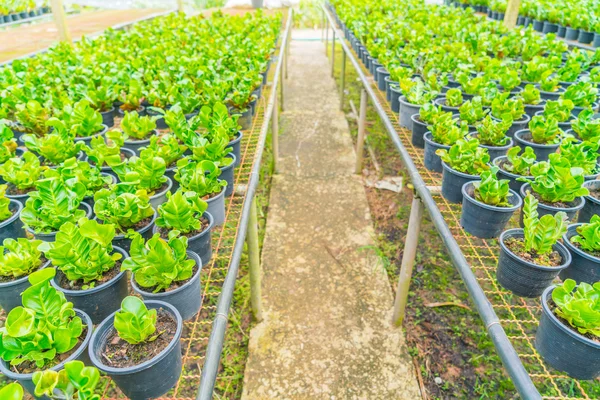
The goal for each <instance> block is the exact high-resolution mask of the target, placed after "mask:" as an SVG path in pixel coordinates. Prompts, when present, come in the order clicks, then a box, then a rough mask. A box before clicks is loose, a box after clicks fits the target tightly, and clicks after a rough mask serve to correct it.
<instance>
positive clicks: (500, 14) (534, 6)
mask: <svg viewBox="0 0 600 400" xmlns="http://www.w3.org/2000/svg"><path fill="white" fill-rule="evenodd" d="M446 3H448V4H450V3H451V4H454V5H455V6H460V7H463V8H466V7H472V8H473V9H474V10H475V11H478V12H482V13H486V14H487V16H488V17H489V18H492V19H496V20H500V21H501V20H503V19H504V14H505V13H506V6H507V3H508V2H507V0H459V1H446ZM517 25H520V26H524V27H531V28H533V30H535V31H536V32H540V33H552V34H555V35H556V36H558V37H560V38H564V39H567V40H574V41H577V42H579V43H581V44H585V45H592V46H593V47H600V9H599V8H598V5H597V2H595V1H579V0H578V1H556V0H543V1H540V0H523V1H522V2H521V6H520V7H519V14H518V18H517Z"/></svg>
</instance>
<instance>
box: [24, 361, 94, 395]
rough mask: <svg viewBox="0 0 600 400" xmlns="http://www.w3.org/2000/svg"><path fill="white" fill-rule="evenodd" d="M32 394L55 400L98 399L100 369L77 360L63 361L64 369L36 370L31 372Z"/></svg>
mask: <svg viewBox="0 0 600 400" xmlns="http://www.w3.org/2000/svg"><path fill="white" fill-rule="evenodd" d="M32 379H33V383H34V384H35V390H34V394H35V395H36V396H38V397H41V396H47V397H49V398H51V399H55V400H59V399H60V400H64V399H77V400H100V394H98V393H96V391H97V389H96V388H97V387H98V384H99V383H100V371H98V369H97V368H96V367H86V366H85V364H84V363H83V362H81V361H79V360H73V361H69V362H67V363H65V367H64V369H62V370H60V371H58V372H57V371H53V370H50V369H47V370H45V371H36V372H34V373H33V377H32Z"/></svg>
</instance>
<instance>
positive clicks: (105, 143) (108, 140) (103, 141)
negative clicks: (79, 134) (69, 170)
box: [83, 130, 135, 178]
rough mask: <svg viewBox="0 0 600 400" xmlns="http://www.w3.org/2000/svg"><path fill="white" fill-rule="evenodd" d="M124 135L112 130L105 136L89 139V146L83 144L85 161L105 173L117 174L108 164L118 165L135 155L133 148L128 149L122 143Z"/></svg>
mask: <svg viewBox="0 0 600 400" xmlns="http://www.w3.org/2000/svg"><path fill="white" fill-rule="evenodd" d="M124 144H125V136H124V135H123V133H122V132H120V131H117V130H112V131H109V132H107V133H106V137H103V136H97V137H93V138H92V139H91V140H90V144H89V146H85V147H84V148H83V151H84V152H85V153H86V154H87V162H88V163H90V164H91V165H92V166H96V167H99V168H100V171H102V172H103V173H106V174H110V175H113V176H114V177H115V178H116V177H117V174H116V173H115V172H113V170H112V168H111V167H110V165H111V164H112V165H118V164H119V163H120V162H122V161H124V160H126V159H128V158H131V157H133V156H135V152H134V151H133V150H129V149H127V148H125V147H123V145H124Z"/></svg>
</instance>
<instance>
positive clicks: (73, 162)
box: [44, 157, 112, 197]
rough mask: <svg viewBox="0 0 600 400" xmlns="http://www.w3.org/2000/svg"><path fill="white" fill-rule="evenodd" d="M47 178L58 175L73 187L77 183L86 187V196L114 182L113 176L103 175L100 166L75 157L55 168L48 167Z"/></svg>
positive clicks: (45, 174) (45, 173)
mask: <svg viewBox="0 0 600 400" xmlns="http://www.w3.org/2000/svg"><path fill="white" fill-rule="evenodd" d="M44 176H45V177H46V178H52V177H57V178H60V179H62V180H63V181H64V182H65V184H66V185H67V186H68V187H69V188H72V187H73V185H75V184H76V183H81V184H82V185H83V186H84V187H85V190H86V191H85V197H91V196H93V195H94V193H96V192H97V191H98V190H100V189H102V188H104V187H107V186H108V185H109V184H111V183H112V177H111V176H109V175H102V173H101V172H100V168H98V167H95V166H92V165H90V164H89V163H88V162H86V161H78V160H77V159H76V158H75V157H71V158H69V159H67V160H65V161H64V162H63V163H62V164H61V165H59V166H58V167H57V168H55V169H47V170H46V171H45V172H44Z"/></svg>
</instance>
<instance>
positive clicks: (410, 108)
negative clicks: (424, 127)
mask: <svg viewBox="0 0 600 400" xmlns="http://www.w3.org/2000/svg"><path fill="white" fill-rule="evenodd" d="M420 109H421V106H420V105H418V104H412V103H409V102H408V101H407V100H406V97H404V96H401V97H400V122H399V123H400V126H402V127H404V128H408V129H410V130H412V119H411V118H410V117H412V116H413V114H418V113H419V110H420Z"/></svg>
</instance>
